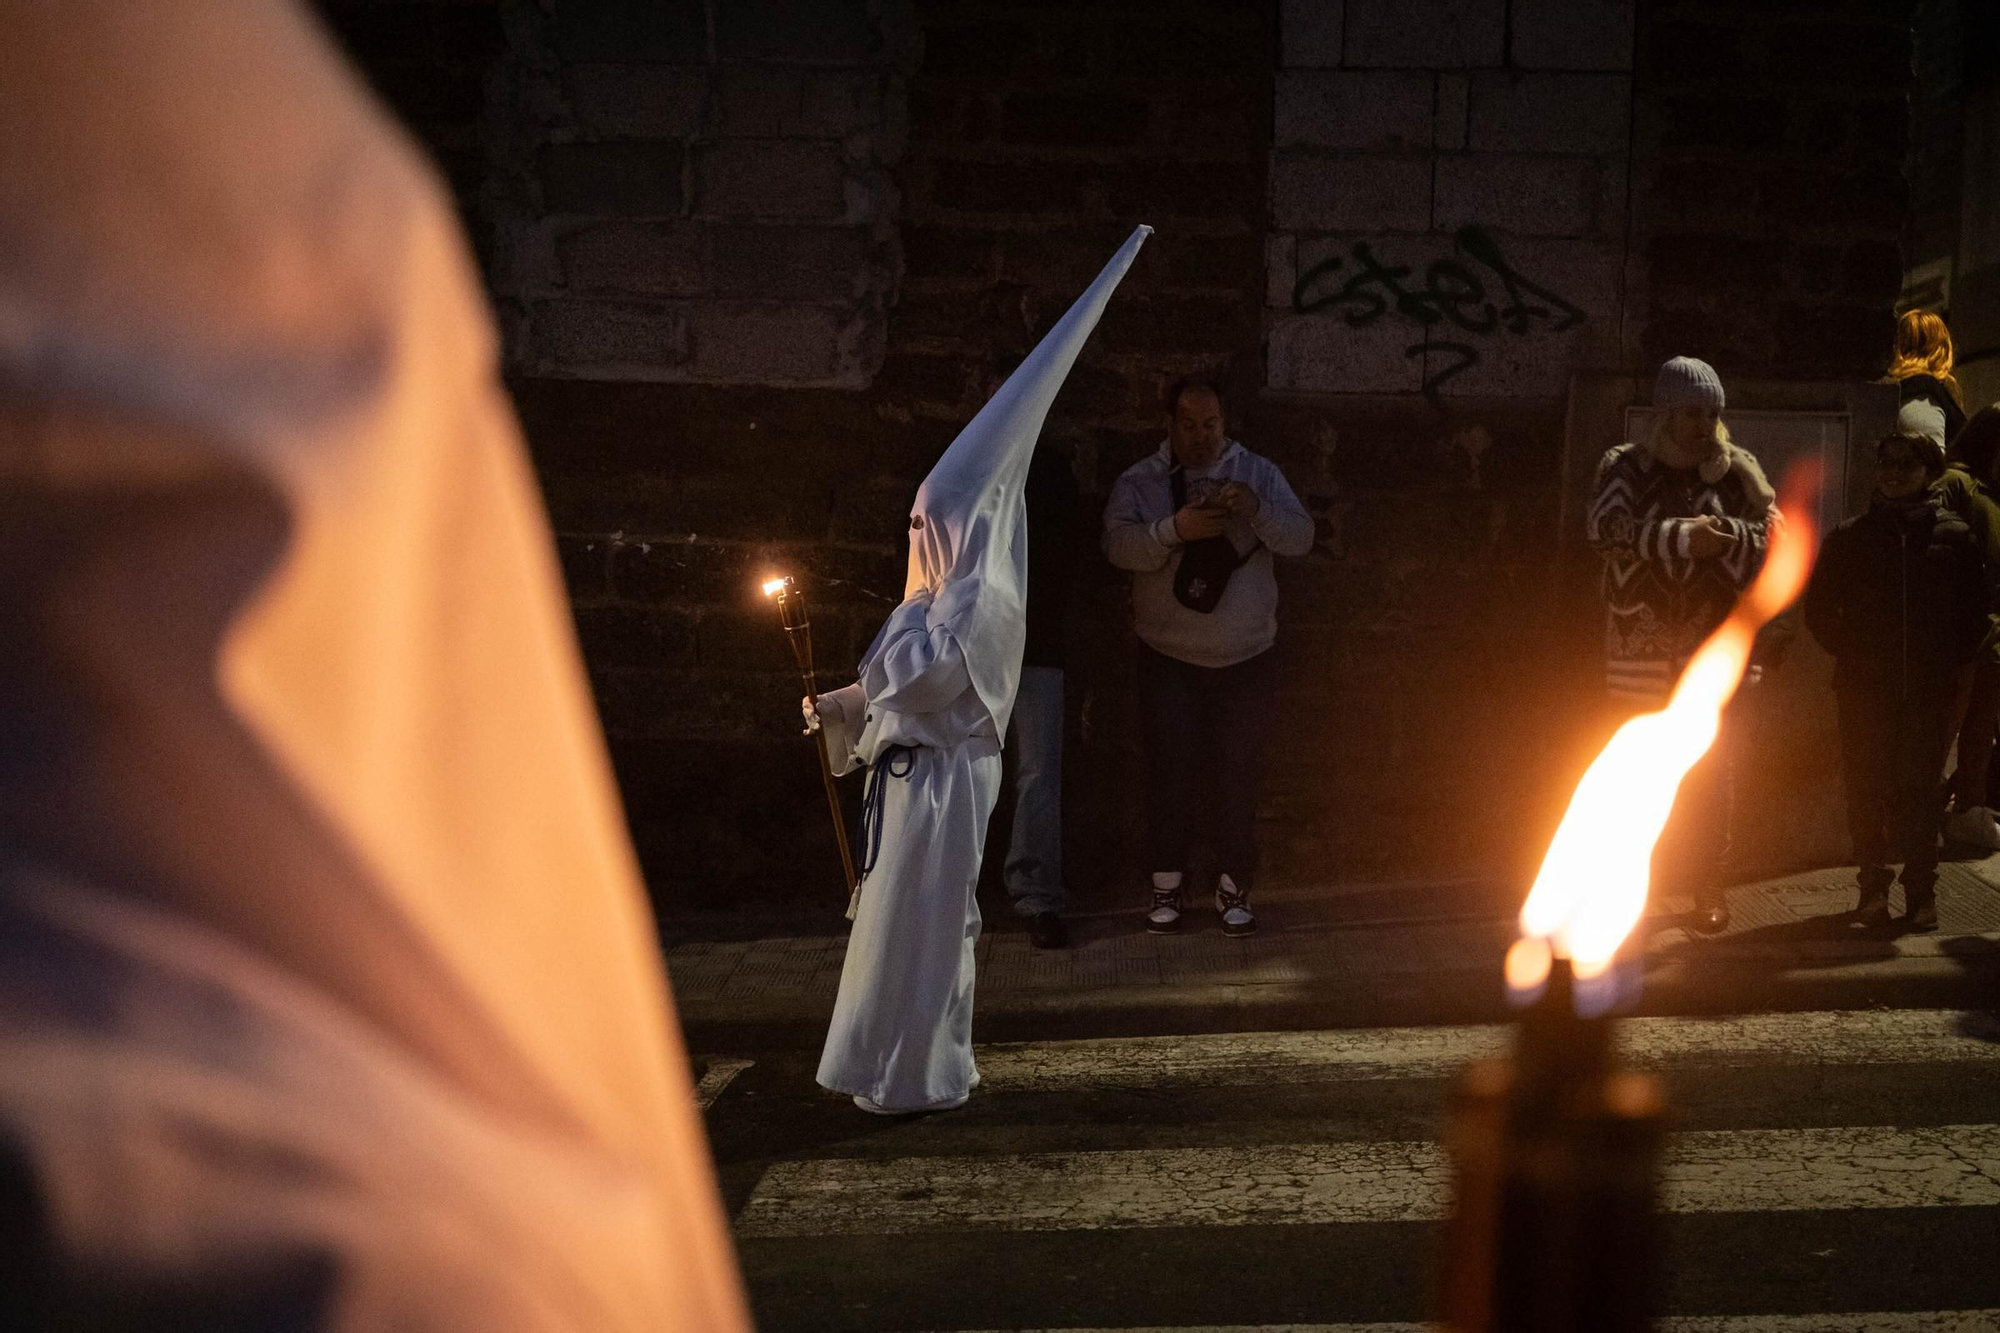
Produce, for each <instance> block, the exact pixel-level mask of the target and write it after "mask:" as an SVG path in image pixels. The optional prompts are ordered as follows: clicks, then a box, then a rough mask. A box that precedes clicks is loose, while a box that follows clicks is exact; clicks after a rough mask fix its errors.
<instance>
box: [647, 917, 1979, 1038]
mask: <svg viewBox="0 0 2000 1333" xmlns="http://www.w3.org/2000/svg"><path fill="white" fill-rule="evenodd" d="M1973 938H1978V937H1973ZM832 1007H833V1006H832V1000H831V999H830V998H824V999H815V1000H814V1001H811V1002H807V1003H801V1002H800V1000H799V998H797V997H794V998H791V999H790V1000H789V1001H788V1002H784V1003H774V1002H770V1001H763V1002H736V1003H733V1004H731V1005H729V1006H727V1010H728V1012H727V1013H724V1012H722V1010H723V1008H724V1006H720V1005H716V1004H714V1003H705V1004H700V1005H691V1006H689V1007H688V1008H687V1009H686V1010H685V1011H684V1012H683V1014H682V1027H683V1031H684V1032H685V1034H686V1036H687V1039H688V1044H689V1048H690V1049H691V1050H698V1051H709V1052H726V1051H734V1050H743V1049H759V1050H761V1049H785V1048H792V1049H805V1048H810V1047H816V1046H818V1044H819V1043H820V1041H821V1040H822V1039H823V1037H824V1035H825V1031H826V1022H827V1019H828V1017H829V1016H830V1014H831V1013H832ZM1988 1007H2000V953H1988V952H1983V951H1982V952H1980V953H1977V954H1973V955H1971V956H1967V957H1963V958H1951V957H1943V956H1936V957H1900V956H1899V957H1892V958H1876V959H1869V960H1856V961H1841V962H1830V963H1829V964H1827V965H1824V966H1807V967H1799V966H1792V967H1778V968H1773V967H1772V966H1771V965H1770V963H1769V962H1768V961H1767V960H1764V959H1760V958H1757V957H1755V956H1735V957H1731V956H1729V955H1728V954H1718V955H1716V956H1713V957H1706V958H1702V957H1695V958H1688V957H1684V956H1683V957H1676V958H1673V959H1666V960H1661V961H1659V962H1658V963H1656V964H1654V965H1653V966H1652V967H1650V968H1649V969H1648V972H1647V975H1646V978H1645V985H1644V991H1643V994H1642V995H1641V997H1640V999H1639V1001H1638V1003H1636V1004H1635V1005H1634V1006H1633V1007H1632V1008H1631V1010H1630V1012H1631V1013H1632V1014H1635V1015H1663V1014H1680V1015H1721V1014H1734V1013H1748V1012H1776V1011H1800V1010H1817V1009H1825V1010H1843V1009H1875V1008H1883V1009H1919V1008H1937V1009H1976V1008H1988ZM1512 1016H1513V1011H1512V1010H1511V1009H1510V1008H1509V1007H1508V1005H1507V1003H1506V1001H1505V999H1504V997H1503V996H1502V994H1501V986H1500V975H1499V971H1498V969H1497V968H1494V967H1478V968H1456V969H1446V970H1442V971H1438V972H1430V973H1408V974H1400V975H1388V976H1379V975H1378V976H1372V977H1368V978H1363V979H1357V980H1353V981H1341V982H1335V983H1331V984H1317V983H1316V984H1312V985H1301V984H1298V983H1293V982H1264V983H1254V982H1252V983H1241V982H1237V983H1224V984H1208V985H1203V984H1189V985H1178V986H1143V987H1141V986H1131V987H1101V986H1100V987H1076V988H1048V989H1043V990H1017V991H1012V992H1008V993H1004V994H1002V995H998V996H995V997H993V998H992V999H991V1000H990V1001H976V1002H975V1005H974V1016H973V1034H972V1035H973V1040H974V1041H976V1042H982V1043H985V1042H1007V1041H1050V1040H1075V1039H1081V1038H1087V1037H1145V1036H1187V1035H1193V1034H1197V1033H1217V1032H1247V1031H1306V1030H1315V1029H1329V1028H1368V1027H1402V1026H1427V1025H1433V1024H1453V1023H1502V1022H1506V1021H1508V1020H1509V1019H1510V1018H1511V1017H1512Z"/></svg>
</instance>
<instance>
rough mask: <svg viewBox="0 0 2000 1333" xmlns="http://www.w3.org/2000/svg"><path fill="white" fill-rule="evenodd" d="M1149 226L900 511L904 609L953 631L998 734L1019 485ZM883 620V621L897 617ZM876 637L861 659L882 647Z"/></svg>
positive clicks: (1015, 654) (1020, 637)
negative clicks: (905, 521)
mask: <svg viewBox="0 0 2000 1333" xmlns="http://www.w3.org/2000/svg"><path fill="white" fill-rule="evenodd" d="M1152 234H1153V229H1152V228H1151V227H1145V226H1142V227H1139V228H1138V229H1137V230H1135V231H1134V232H1133V233H1132V234H1131V236H1129V237H1127V238H1126V241H1125V244H1124V245H1122V246H1120V247H1119V249H1118V253H1117V254H1115V255H1113V256H1112V257H1111V262H1110V263H1108V264H1106V265H1105V266H1104V271H1103V272H1101V273H1099V274H1098V275H1097V278H1096V280H1095V281H1094V282H1092V283H1091V284H1090V286H1089V288H1088V289H1086V290H1085V291H1084V293H1083V295H1082V296H1080V297H1078V298H1077V299H1076V303H1075V304H1074V305H1072V306H1070V308H1069V311H1068V312H1067V313H1066V314H1064V315H1063V317H1062V319H1061V320H1060V321H1059V322H1058V323H1057V324H1056V326H1055V327H1054V328H1053V329H1050V330H1049V332H1048V334H1047V336H1045V337H1044V338H1043V339H1042V340H1041V342H1040V343H1038V344H1036V346H1035V350H1034V351H1032V352H1030V353H1029V354H1028V358H1027V360H1025V361H1023V362H1022V363H1021V365H1020V368H1019V369H1017V370H1016V371H1015V372H1014V373H1013V374H1012V375H1010V376H1009V377H1008V379H1007V382H1006V383H1005V384H1003V385H1001V386H1000V389H999V391H998V392H997V393H995V394H994V395H993V397H992V398H991V399H989V400H988V401H987V403H986V406H984V407H982V408H980V409H979V414H978V415H977V416H975V417H973V419H972V420H971V422H970V423H969V424H967V426H966V428H965V429H964V430H962V431H960V432H959V433H958V438H957V439H955V440H953V441H952V442H951V447H950V448H948V449H946V450H945V451H944V456H943V457H942V458H940V459H938V461H937V466H935V467H933V468H932V469H931V472H930V475H929V476H928V477H925V478H924V483H923V485H921V486H919V487H918V488H917V502H916V504H915V506H914V507H913V508H912V509H911V511H910V570H909V575H908V577H907V578H906V579H905V581H904V584H903V605H904V608H908V607H909V606H910V603H911V602H912V601H913V600H915V599H919V598H928V599H929V602H930V605H929V608H928V612H927V621H928V624H929V626H930V628H932V629H937V628H939V627H940V626H943V627H945V628H948V629H949V630H950V631H951V635H952V637H953V639H955V640H956V641H957V643H958V646H959V650H960V651H961V652H962V653H963V654H964V655H965V662H966V667H967V670H968V672H969V673H970V675H971V677H972V688H973V689H974V690H975V691H976V692H977V693H978V695H979V699H980V702H981V703H983V704H985V706H986V711H987V713H988V715H990V716H991V717H992V719H993V726H994V729H995V731H996V732H997V733H998V734H1000V735H1003V736H1004V735H1006V733H1007V719H1008V716H1009V715H1010V714H1011V713H1012V712H1013V711H1014V692H1015V690H1016V688H1017V687H1018V686H1019V685H1020V681H1021V652H1022V649H1023V647H1024V646H1025V643H1026V640H1027V632H1028V630H1027V588H1028V535H1027V505H1026V503H1025V501H1024V499H1023V496H1022V492H1023V489H1024V487H1025V485H1026V482H1027V478H1028V463H1029V460H1030V459H1031V458H1032V457H1033V456H1034V452H1035V441H1036V440H1037V439H1038V438H1040V436H1041V433H1042V423H1043V421H1044V420H1045V419H1046V418H1047V417H1048V414H1049V408H1050V406H1051V405H1053V404H1054V402H1055V400H1056V392H1057V390H1059V389H1061V388H1062V385H1063V381H1064V380H1065V379H1066V378H1068V376H1069V371H1070V367H1071V366H1073V365H1075V364H1076V358H1077V353H1079V352H1080V351H1082V350H1083V344H1084V341H1085V339H1087V338H1089V337H1090V331H1091V330H1092V329H1094V328H1096V327H1097V320H1098V317H1099V316H1100V315H1102V314H1103V313H1104V306H1105V303H1106V302H1107V301H1109V300H1110V299H1111V293H1112V291H1113V290H1115V289H1116V288H1117V286H1118V282H1119V280H1120V279H1121V278H1123V277H1124V276H1125V271H1126V270H1127V269H1129V268H1131V267H1132V261H1133V259H1134V258H1136V257H1137V255H1138V253H1139V247H1140V246H1141V245H1143V244H1145V241H1146V238H1147V237H1148V236H1150V235H1152ZM907 623H908V622H907V619H906V617H905V616H904V615H901V614H898V615H892V616H890V617H889V625H888V626H885V628H889V627H901V626H902V625H904V624H907ZM882 642H883V639H882V637H881V636H878V637H877V639H876V642H875V643H874V644H873V645H871V646H870V647H869V649H868V653H867V655H866V656H864V657H863V659H862V664H861V669H862V673H863V674H864V675H865V674H866V673H867V669H868V664H869V662H870V661H872V660H873V659H874V656H875V654H876V652H877V651H879V649H880V648H881V645H882Z"/></svg>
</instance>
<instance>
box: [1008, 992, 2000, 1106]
mask: <svg viewBox="0 0 2000 1333" xmlns="http://www.w3.org/2000/svg"><path fill="white" fill-rule="evenodd" d="M1963 1020H1964V1015H1962V1014H1960V1013H1958V1012H1956V1011H1953V1010H1941V1009H1904V1010H1883V1011H1876V1012H1866V1013H1847V1012H1840V1013H1803V1014H1755V1015H1749V1016H1745V1017H1733V1018H1631V1019H1625V1020H1623V1021H1622V1022H1620V1024H1619V1046H1620V1048H1621V1050H1622V1051H1623V1053H1624V1054H1625V1056H1626V1058H1627V1059H1629V1060H1630V1061H1631V1062H1632V1063H1633V1064H1634V1065H1637V1066H1638V1067H1640V1068H1668V1067H1672V1066H1675V1065H1679V1064H1690V1063H1696V1062H1698V1063H1700V1064H1701V1065H1702V1066H1703V1067H1704V1068H1715V1067H1727V1066H1731V1065H1745V1064H1755V1065H1791V1066H1798V1065H1819V1064H1838V1065H1874V1064H1910V1063H1918V1062H1924V1061H1976V1060H2000V1042H1995V1041H1992V1040H1983V1039H1981V1038H1980V1037H1976V1036H1969V1035H1965V1034H1964V1033H1962V1032H1960V1031H1959V1025H1960V1023H1961V1022H1962V1021H1963ZM1509 1033H1510V1029H1509V1028H1508V1027H1506V1026H1504V1025H1489V1026H1479V1027H1437V1028H1376V1029H1366V1030H1360V1031H1346V1032H1242V1033H1224V1034H1215V1035H1203V1036H1192V1037H1128V1038H1108V1039H1101V1040H1092V1041H1064V1042H1035V1043H1010V1044H1005V1045H997V1046H981V1047H980V1048H979V1051H978V1059H979V1072H980V1077H981V1080H982V1082H983V1083H984V1085H985V1087H986V1089H987V1092H988V1095H991V1094H992V1093H996V1092H1081V1091H1091V1090H1097V1089H1104V1088H1180V1087H1243V1086H1269V1085H1271V1084H1274V1083H1314V1082H1323V1081H1330V1080H1341V1081H1346V1080H1349V1079H1383V1078H1445V1077H1449V1076H1451V1075H1452V1074H1455V1073H1457V1072H1458V1071H1459V1070H1460V1069H1461V1068H1463V1067H1464V1066H1465V1064H1466V1062H1467V1061H1470V1060H1476V1059H1479V1058H1480V1057H1482V1056H1488V1055H1497V1054H1499V1053H1501V1052H1502V1051H1503V1050H1505V1049H1506V1045H1507V1042H1508V1040H1509Z"/></svg>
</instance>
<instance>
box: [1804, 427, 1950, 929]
mask: <svg viewBox="0 0 2000 1333" xmlns="http://www.w3.org/2000/svg"><path fill="white" fill-rule="evenodd" d="M1943 472H1944V454H1943V451H1942V450H1940V449H1939V448H1938V446H1937V445H1936V443H1935V442H1933V441H1931V440H1929V439H1927V438H1924V437H1921V436H1910V435H1900V434H1899V435H1891V436H1888V437H1887V438H1885V439H1883V440H1882V441H1881V442H1880V443H1879V444H1878V445H1877V446H1876V449H1875V481H1876V489H1875V494H1874V497H1873V499H1872V500H1871V501H1870V503H1869V506H1868V510H1867V512H1865V513H1863V514H1861V515H1859V516H1858V517H1855V518H1850V519H1848V520H1847V521H1846V522H1845V523H1842V524H1841V525H1840V526H1839V527H1837V528H1835V529H1834V530H1833V531H1832V532H1830V533H1828V534H1827V537H1826V541H1825V543H1824V545H1822V546H1821V547H1820V553H1819V561H1818V563H1817V564H1816V565H1815V566H1814V568H1813V575H1812V583H1811V585H1810V586H1809V587H1808V588H1807V589H1806V601H1805V621H1806V628H1808V629H1809V630H1811V631H1812V635H1813V637H1814V638H1816V639H1818V640H1819V641H1820V644H1821V645H1822V646H1823V647H1824V648H1825V649H1826V650H1827V652H1829V653H1831V654H1832V655H1833V659H1834V676H1833V688H1834V695H1835V698H1836V699H1837V701H1838V703H1839V708H1840V750H1841V777H1842V780H1843V786H1844V787H1845V789H1846V795H1847V827H1848V832H1849V834H1850V836H1851V837H1852V838H1853V840H1854V859H1855V860H1856V861H1857V862H1858V863H1859V866H1860V869H1859V872H1858V874H1857V876H1856V878H1857V879H1858V880H1859V882H1860V886H1861V896H1860V901H1859V904H1858V905H1857V907H1856V909H1855V915H1856V918H1857V920H1858V921H1859V923H1860V924H1861V925H1863V926H1866V927H1869V928H1880V927H1882V926H1885V925H1886V924H1887V923H1888V921H1889V885H1890V884H1891V882H1893V881H1894V880H1895V878H1896V876H1895V874H1894V872H1892V871H1891V870H1890V869H1889V864H1888V863H1889V861H1890V859H1891V858H1892V857H1895V858H1896V859H1900V860H1901V861H1902V863H1903V873H1902V880H1903V895H1904V914H1903V922H1904V925H1905V927H1906V928H1907V929H1910V930H1935V929H1937V859H1938V857H1937V834H1938V820H1939V813H1940V806H1939V803H1938V782H1939V775H1940V773H1941V772H1942V770H1943V767H1944V752H1945V747H1946V744H1947V741H1948V737H1947V734H1946V733H1947V730H1948V723H1949V717H1950V708H1951V699H1952V693H1953V689H1954V685H1955V683H1956V680H1957V677H1958V674H1959V670H1960V668H1961V667H1963V666H1964V665H1965V664H1966V663H1967V662H1969V661H1970V660H1971V658H1972V654H1973V650H1974V649H1975V648H1976V647H1977V646H1978V644H1979V641H1980V639H1981V637H1982V636H1983V635H1984V633H1985V631H1986V626H1987V619H1986V596H1985V576H1984V569H1983V564H1982V561H1981V558H1980V553H1979V548H1978V546H1977V544H1976V543H1975V542H1974V540H1973V536H1972V531H1971V529H1970V528H1968V527H1967V526H1966V524H1965V522H1964V520H1963V519H1960V518H1959V517H1958V516H1957V515H1956V514H1953V513H1951V512H1950V511H1949V510H1948V509H1946V508H1944V507H1943V506H1942V505H1941V504H1940V503H1939V502H1938V499H1937V497H1936V495H1935V494H1934V493H1933V491H1932V489H1931V484H1932V483H1933V482H1935V481H1936V480H1937V479H1938V478H1939V477H1940V476H1941V475H1942V474H1943Z"/></svg>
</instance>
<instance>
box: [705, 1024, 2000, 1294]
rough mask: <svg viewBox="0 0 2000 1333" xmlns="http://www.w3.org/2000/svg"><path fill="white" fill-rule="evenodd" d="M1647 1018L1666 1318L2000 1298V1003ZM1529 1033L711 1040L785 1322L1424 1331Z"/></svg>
mask: <svg viewBox="0 0 2000 1333" xmlns="http://www.w3.org/2000/svg"><path fill="white" fill-rule="evenodd" d="M1622 1035H1623V1039H1624V1041H1625V1044H1626V1046H1627V1048H1628V1058H1629V1059H1631V1060H1632V1061H1634V1062H1635V1063H1638V1064H1641V1065H1645V1066H1647V1067H1650V1068H1654V1069H1656V1070H1658V1071H1659V1072H1660V1073H1661V1075H1662V1077H1663V1078H1664V1080H1665V1082H1666V1085H1667V1087H1668V1089H1669V1094H1670V1098H1671V1104H1672V1113H1673V1133H1672V1135H1671V1137H1670V1140H1669V1147H1668V1153H1667V1162H1666V1165H1665V1168H1664V1179H1663V1184H1662V1210H1663V1219H1662V1224H1663V1246H1662V1254H1661V1256H1660V1274H1661V1285H1660V1302H1659V1306H1660V1313H1661V1314H1662V1316H1664V1318H1663V1319H1662V1322H1661V1324H1660V1327H1661V1328H1662V1329H1667V1330H1674V1333H1919V1331H1922V1333H1943V1331H1945V1330H1949V1331H1950V1333H1969V1331H1970V1330H1983V1331H1985V1333H1993V1331H1995V1330H2000V1123H1996V1122H2000V1017H1996V1016H1995V1015H1992V1014H1986V1013H1961V1012H1954V1011H1948V1010H1908V1009H1905V1010H1894V1009H1890V1010H1870V1011H1858V1012H1831V1013H1829V1012H1808V1013H1786V1014H1768V1015H1756V1016H1747V1017H1743V1018H1736V1019H1728V1018H1722V1019H1707V1018H1677V1017H1661V1018H1648V1019H1638V1020H1630V1021H1628V1022H1626V1023H1625V1024H1624V1025H1623V1034H1622ZM1505 1040H1506V1034H1505V1032H1504V1030H1502V1029H1498V1028H1492V1027H1422V1028H1381V1029H1372V1030H1360V1031H1328V1032H1263V1033H1244V1034H1234V1035H1231V1034H1208V1035H1197V1036H1186V1037H1173V1036H1168V1037H1142V1038H1116V1039H1099V1040H1074V1041H1050V1042H1035V1043H1020V1044H1010V1045H991V1046H983V1047H981V1048H980V1051H979V1060H980V1068H981V1072H982V1075H983V1082H982V1085H981V1087H980V1088H979V1090H978V1091H976V1092H975V1093H974V1095H973V1098H972V1101H971V1102H970V1104H968V1105H967V1106H966V1107H964V1108H963V1109H961V1110H957V1111H952V1112H947V1113H943V1114H938V1115H930V1116H922V1117H914V1118H905V1119H896V1120H886V1119H881V1118H877V1117H874V1116H869V1115H865V1114H863V1113H861V1112H860V1111H858V1110H856V1109H854V1107H853V1106H852V1105H851V1104H849V1103H848V1102H847V1101H846V1100H845V1099H843V1098H837V1097H835V1096H833V1095H831V1094H828V1093H825V1092H822V1091H820V1090H818V1089H817V1088H816V1087H815V1086H814V1084H813V1081H812V1073H813V1067H814V1056H813V1054H812V1053H811V1052H809V1051H804V1050H800V1049H798V1045H799V1044H798V1043H789V1044H788V1047H789V1048H788V1049H771V1050H765V1051H760V1050H754V1049H743V1050H732V1051H719V1050H707V1051H702V1052H700V1054H701V1055H702V1056H704V1057H707V1058H705V1059H704V1061H703V1063H704V1066H705V1067H706V1069H707V1070H708V1077H707V1078H706V1080H705V1088H704V1095H705V1096H707V1097H709V1098H711V1099H712V1104H711V1105H710V1107H709V1110H708V1127H709V1133H710V1136H711V1142H712V1146H713V1148H714V1151H715V1155H716V1158H717V1162H718V1165H719V1170H720V1174H721V1180H722V1187H723V1191H724V1195H725V1201H726V1204H727V1206H728V1210H729V1214H730V1216H731V1218H732V1221H733V1224H734V1227H735V1230H736V1235H737V1245H738V1252H739V1254H740V1256H741V1260H742V1265H743V1270H744V1276H745V1280H746V1282H747V1284H748V1287H749V1289H750V1293H751V1299H752V1303H753V1305H754V1308H755V1311H756V1315H757V1320H758V1325H759V1327H760V1328H762V1329H763V1330H765V1333H778V1331H779V1330H790V1329H812V1330H835V1329H857V1330H862V1329H867V1330H914V1329H935V1330H962V1329H1121V1330H1125V1329H1160V1330H1165V1329H1175V1330H1188V1329H1229V1330H1237V1329H1268V1328H1296V1329H1301V1330H1304V1329H1310V1330H1313V1331H1314V1333H1326V1331H1329V1330H1338V1331H1339V1333H1415V1327H1416V1324H1417V1321H1420V1320H1422V1319H1423V1318H1425V1317H1426V1316H1427V1315H1428V1314H1429V1313H1430V1300H1429V1288H1430V1283H1431V1279H1432V1264H1433V1262H1434V1257H1435V1253H1436V1247H1437V1241H1438V1238H1439V1232H1440V1229H1441V1227H1440V1221H1439V1219H1440V1218H1441V1217H1442V1215H1443V1213H1444V1211H1445V1209H1446V1208H1447V1207H1448V1198H1449V1172H1448V1169H1447V1168H1446V1165H1445V1163H1444V1161H1443V1158H1442V1155H1441V1153H1440V1151H1439V1149H1438V1147H1437V1144H1436V1141H1437V1138H1438V1135H1439V1131H1440V1129H1441V1127H1442V1124H1443V1117H1444V1106H1445V1100H1446V1094H1447V1090H1448V1088H1449V1085H1450V1081H1451V1079H1452V1077H1453V1075H1454V1074H1455V1073H1456V1071H1457V1070H1458V1069H1460V1068H1461V1067H1462V1066H1463V1065H1464V1063H1465V1062H1466V1061H1467V1060H1468V1059H1471V1058H1474V1057H1476V1056H1477V1055H1480V1054H1482V1053H1487V1052H1492V1051H1496V1050H1498V1049H1499V1048H1500V1046H1501V1045H1503V1044H1504V1042H1505ZM744 1061H748V1062H749V1063H747V1064H744V1063H742V1062H744Z"/></svg>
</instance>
